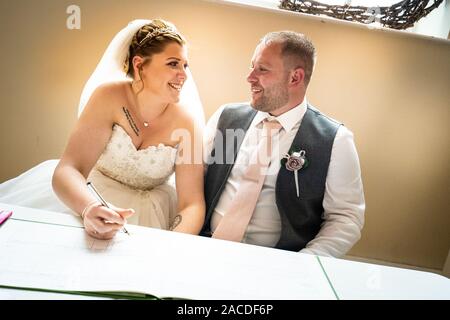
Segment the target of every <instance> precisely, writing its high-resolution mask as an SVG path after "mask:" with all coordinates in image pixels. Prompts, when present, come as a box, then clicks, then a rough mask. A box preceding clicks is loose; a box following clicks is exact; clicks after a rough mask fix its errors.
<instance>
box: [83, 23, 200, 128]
mask: <svg viewBox="0 0 450 320" xmlns="http://www.w3.org/2000/svg"><path fill="white" fill-rule="evenodd" d="M150 22H151V20H142V19H139V20H133V21H131V22H130V23H129V24H128V25H127V26H126V27H125V28H123V29H122V30H120V31H119V33H117V34H116V36H115V37H114V39H113V40H112V41H111V43H110V44H109V46H108V48H107V49H106V51H105V53H104V54H103V57H102V59H101V60H100V62H99V64H98V65H97V67H96V68H95V70H94V72H93V73H92V75H91V77H90V78H89V80H88V81H87V82H86V84H85V86H84V88H83V91H82V93H81V98H80V104H79V105H78V116H80V114H81V112H82V111H83V109H84V107H85V106H86V104H87V102H88V101H89V98H90V97H91V95H92V93H93V92H94V90H95V89H96V88H97V87H98V86H99V85H101V84H103V83H106V82H111V81H118V80H126V79H127V76H126V74H125V72H124V71H123V64H124V62H125V59H126V57H127V54H128V49H129V47H130V44H131V40H132V39H133V35H134V34H135V33H136V32H137V31H138V30H139V29H140V28H141V27H142V26H143V25H145V24H148V23H150ZM186 72H187V76H188V77H187V80H186V81H185V83H184V85H183V89H182V90H181V93H180V103H183V104H184V105H185V106H186V107H188V108H189V109H190V110H191V114H193V115H194V117H195V120H196V125H200V126H201V127H203V126H204V124H205V114H204V111H203V106H202V103H201V101H200V97H199V94H198V91H197V86H196V85H195V82H194V79H193V78H192V74H191V72H190V70H189V69H187V71H186Z"/></svg>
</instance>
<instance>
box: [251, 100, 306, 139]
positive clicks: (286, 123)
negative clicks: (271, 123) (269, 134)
mask: <svg viewBox="0 0 450 320" xmlns="http://www.w3.org/2000/svg"><path fill="white" fill-rule="evenodd" d="M307 104H308V101H307V100H306V97H305V99H303V102H302V103H300V104H299V105H297V106H295V107H294V108H292V109H291V110H289V111H287V112H285V113H283V114H281V115H279V116H278V117H274V116H271V115H270V114H269V113H268V112H263V111H258V113H257V114H256V116H255V118H254V120H253V126H257V125H259V124H260V123H261V122H262V121H263V120H264V119H267V118H269V119H271V118H272V119H277V120H278V122H279V123H280V124H281V126H282V127H283V129H284V130H285V131H286V132H289V131H291V130H292V128H294V127H295V125H296V124H298V123H299V122H300V121H302V119H303V116H304V115H305V112H306V106H307Z"/></svg>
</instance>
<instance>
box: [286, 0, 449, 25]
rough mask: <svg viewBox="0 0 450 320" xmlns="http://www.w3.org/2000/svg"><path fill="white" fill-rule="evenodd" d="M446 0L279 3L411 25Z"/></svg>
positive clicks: (296, 0)
mask: <svg viewBox="0 0 450 320" xmlns="http://www.w3.org/2000/svg"><path fill="white" fill-rule="evenodd" d="M442 1H444V0H404V1H400V2H398V3H396V4H393V5H392V6H390V7H363V6H351V5H343V6H338V5H329V4H324V3H321V2H318V1H305V0H281V1H280V5H279V7H280V9H287V10H290V11H296V12H301V13H308V14H313V15H326V16H329V17H333V18H337V19H341V20H347V21H357V22H361V23H365V24H369V23H373V22H379V23H380V24H381V25H383V26H384V27H389V28H392V29H407V28H409V27H412V26H413V25H414V23H416V22H417V21H418V20H419V19H421V18H423V17H425V16H426V15H427V14H429V13H430V12H431V11H432V10H434V9H435V8H437V7H439V5H440V4H441V3H442ZM429 3H431V4H430V5H429V6H428V4H429Z"/></svg>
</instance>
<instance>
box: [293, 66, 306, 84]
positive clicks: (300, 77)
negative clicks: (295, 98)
mask: <svg viewBox="0 0 450 320" xmlns="http://www.w3.org/2000/svg"><path fill="white" fill-rule="evenodd" d="M304 81H305V70H303V68H301V67H297V68H295V69H292V70H291V72H290V75H289V85H292V86H298V85H301V84H302V83H303V82H304Z"/></svg>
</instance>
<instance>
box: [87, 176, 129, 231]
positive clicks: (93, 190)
mask: <svg viewBox="0 0 450 320" xmlns="http://www.w3.org/2000/svg"><path fill="white" fill-rule="evenodd" d="M87 186H88V188H89V189H91V191H92V192H94V194H95V195H96V196H97V197H98V199H99V200H100V202H101V203H102V205H103V206H105V207H107V208H109V206H108V204H107V203H106V201H105V200H104V199H103V198H102V196H101V195H100V193H98V191H97V189H95V187H94V185H93V184H92V182H88V183H87ZM122 231H123V232H125V233H127V234H128V235H130V233H129V232H128V230H127V229H125V227H123V228H122Z"/></svg>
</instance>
